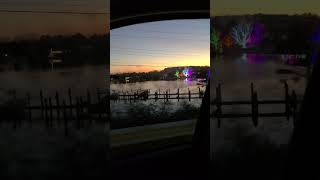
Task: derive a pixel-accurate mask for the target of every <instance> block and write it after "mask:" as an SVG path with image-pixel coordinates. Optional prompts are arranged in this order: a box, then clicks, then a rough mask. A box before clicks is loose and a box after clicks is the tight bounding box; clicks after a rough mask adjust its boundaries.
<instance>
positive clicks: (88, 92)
mask: <svg viewBox="0 0 320 180" xmlns="http://www.w3.org/2000/svg"><path fill="white" fill-rule="evenodd" d="M87 101H88V103H87V113H89V108H90V106H91V95H90V91H89V89H87ZM90 124H92V118H90Z"/></svg>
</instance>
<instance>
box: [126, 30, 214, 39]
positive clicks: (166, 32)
mask: <svg viewBox="0 0 320 180" xmlns="http://www.w3.org/2000/svg"><path fill="white" fill-rule="evenodd" d="M130 31H132V30H130ZM136 32H144V33H161V34H178V35H207V36H208V37H209V36H210V32H208V34H206V33H189V32H172V31H171V32H169V31H157V30H156V31H155V30H146V29H144V30H140V29H137V30H136Z"/></svg>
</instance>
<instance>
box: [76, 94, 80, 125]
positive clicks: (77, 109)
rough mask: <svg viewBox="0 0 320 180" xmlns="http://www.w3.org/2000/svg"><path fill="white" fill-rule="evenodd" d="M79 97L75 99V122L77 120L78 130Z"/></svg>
mask: <svg viewBox="0 0 320 180" xmlns="http://www.w3.org/2000/svg"><path fill="white" fill-rule="evenodd" d="M79 103H80V102H79V97H77V99H76V120H77V127H78V129H80V122H79V121H80V113H79V109H80V107H79V106H80V105H79Z"/></svg>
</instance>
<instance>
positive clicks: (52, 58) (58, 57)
mask: <svg viewBox="0 0 320 180" xmlns="http://www.w3.org/2000/svg"><path fill="white" fill-rule="evenodd" d="M62 56H63V51H59V50H52V48H51V49H50V53H49V56H48V59H49V63H50V64H51V69H52V70H53V68H54V64H56V63H62Z"/></svg>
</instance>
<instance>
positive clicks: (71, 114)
mask: <svg viewBox="0 0 320 180" xmlns="http://www.w3.org/2000/svg"><path fill="white" fill-rule="evenodd" d="M68 95H69V104H70V118H71V119H73V113H72V108H73V107H72V96H71V88H69V89H68Z"/></svg>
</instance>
